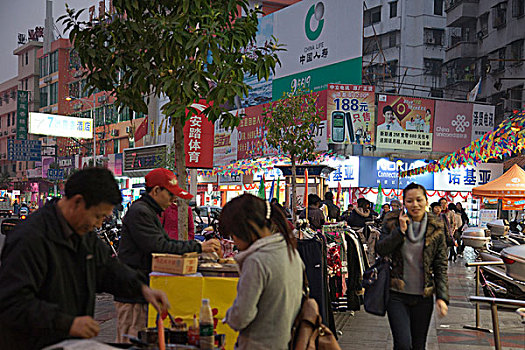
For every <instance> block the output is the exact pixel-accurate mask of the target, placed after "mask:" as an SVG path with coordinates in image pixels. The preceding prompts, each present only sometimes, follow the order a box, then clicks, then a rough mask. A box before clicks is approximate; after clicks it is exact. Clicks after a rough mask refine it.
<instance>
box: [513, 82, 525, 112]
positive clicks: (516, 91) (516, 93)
mask: <svg viewBox="0 0 525 350" xmlns="http://www.w3.org/2000/svg"><path fill="white" fill-rule="evenodd" d="M522 91H523V85H518V86H515V87H513V88H511V89H510V108H512V109H518V110H520V109H521V108H522V100H521V95H522V93H521V92H522Z"/></svg>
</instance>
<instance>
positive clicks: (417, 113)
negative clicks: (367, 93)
mask: <svg viewBox="0 0 525 350" xmlns="http://www.w3.org/2000/svg"><path fill="white" fill-rule="evenodd" d="M377 109H378V112H377V114H378V115H377V134H376V146H377V147H380V148H390V149H407V150H414V151H430V150H432V130H433V124H434V100H429V99H425V98H419V97H405V96H398V95H383V94H380V95H378V108H377Z"/></svg>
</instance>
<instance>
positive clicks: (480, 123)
mask: <svg viewBox="0 0 525 350" xmlns="http://www.w3.org/2000/svg"><path fill="white" fill-rule="evenodd" d="M495 110H496V107H495V106H489V105H480V104H477V103H475V104H474V106H473V108H472V137H471V141H475V140H477V139H479V138H480V137H483V135H485V134H486V133H487V132H490V131H493V130H494V111H495Z"/></svg>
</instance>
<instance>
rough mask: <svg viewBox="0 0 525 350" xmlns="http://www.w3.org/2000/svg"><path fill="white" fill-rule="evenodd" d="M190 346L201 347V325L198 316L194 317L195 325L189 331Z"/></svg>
mask: <svg viewBox="0 0 525 350" xmlns="http://www.w3.org/2000/svg"><path fill="white" fill-rule="evenodd" d="M188 344H190V345H195V346H198V345H199V323H198V322H197V315H193V325H191V326H190V328H189V329H188Z"/></svg>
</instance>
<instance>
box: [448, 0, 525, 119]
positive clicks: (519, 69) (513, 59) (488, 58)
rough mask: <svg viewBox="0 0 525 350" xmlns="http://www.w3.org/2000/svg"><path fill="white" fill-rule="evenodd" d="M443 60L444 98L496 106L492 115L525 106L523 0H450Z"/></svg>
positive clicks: (524, 2) (524, 18)
mask: <svg viewBox="0 0 525 350" xmlns="http://www.w3.org/2000/svg"><path fill="white" fill-rule="evenodd" d="M445 12H446V14H447V16H446V18H447V32H448V33H449V36H448V40H447V48H446V54H445V62H444V79H443V82H444V89H443V90H444V91H445V96H446V97H451V98H457V99H465V98H466V94H467V92H468V91H470V90H472V89H473V88H474V87H475V86H476V84H477V83H478V82H480V81H481V83H480V85H481V88H480V89H479V90H478V92H479V93H478V94H477V100H478V101H484V102H489V103H491V104H494V105H495V106H496V120H497V121H498V120H501V119H503V118H504V117H505V116H506V115H508V114H510V113H511V112H512V111H513V110H516V109H521V108H523V103H524V93H523V83H524V81H525V65H524V64H523V63H524V57H523V55H524V39H525V30H524V28H525V0H509V1H499V0H448V1H447V2H446V4H445Z"/></svg>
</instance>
